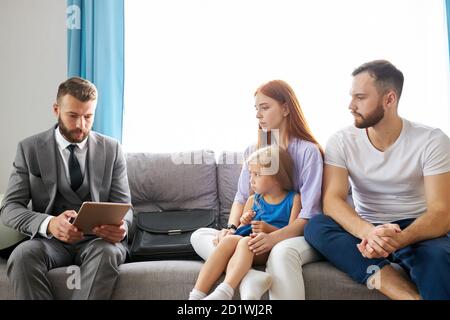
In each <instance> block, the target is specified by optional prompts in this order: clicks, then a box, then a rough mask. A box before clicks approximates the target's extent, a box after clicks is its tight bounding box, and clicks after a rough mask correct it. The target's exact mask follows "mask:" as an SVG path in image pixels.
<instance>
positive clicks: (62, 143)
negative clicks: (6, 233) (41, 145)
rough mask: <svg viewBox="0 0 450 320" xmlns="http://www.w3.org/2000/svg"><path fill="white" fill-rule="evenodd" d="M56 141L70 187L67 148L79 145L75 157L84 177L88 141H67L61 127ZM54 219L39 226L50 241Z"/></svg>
mask: <svg viewBox="0 0 450 320" xmlns="http://www.w3.org/2000/svg"><path fill="white" fill-rule="evenodd" d="M55 139H56V146H57V147H58V150H59V153H60V154H61V158H62V160H63V164H64V169H65V170H64V171H65V172H66V178H67V181H68V182H69V185H70V173H69V157H70V150H69V149H67V147H68V146H69V145H71V144H75V145H77V148H75V150H74V153H75V156H76V157H77V159H78V162H79V164H80V169H81V174H82V175H83V177H84V173H85V168H86V156H87V149H88V148H87V144H86V142H87V139H84V140H83V141H82V142H80V143H72V142H69V141H67V140H66V138H64V136H63V135H62V134H61V132H60V131H59V126H58V127H56V129H55ZM52 218H53V216H50V217H47V218H46V219H45V220H44V221H43V222H42V223H41V225H40V226H39V234H40V235H41V236H43V237H46V238H48V239H50V238H52V236H49V235H48V234H47V228H48V224H49V223H50V220H51V219H52Z"/></svg>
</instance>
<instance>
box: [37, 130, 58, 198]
mask: <svg viewBox="0 0 450 320" xmlns="http://www.w3.org/2000/svg"><path fill="white" fill-rule="evenodd" d="M54 131H55V127H52V128H51V129H50V130H48V131H47V132H46V133H45V135H44V137H43V139H42V140H41V141H40V142H38V145H39V147H38V148H37V157H38V161H39V168H40V170H41V177H42V181H44V184H45V186H46V187H47V191H48V194H49V195H50V205H51V204H52V203H53V201H54V200H55V196H56V182H57V170H58V169H57V167H56V156H57V154H56V152H58V150H57V148H56V141H55V132H54Z"/></svg>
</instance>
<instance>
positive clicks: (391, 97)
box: [385, 90, 397, 108]
mask: <svg viewBox="0 0 450 320" xmlns="http://www.w3.org/2000/svg"><path fill="white" fill-rule="evenodd" d="M385 102H386V107H387V108H391V107H394V106H396V105H397V93H396V92H395V91H394V90H389V91H388V92H387V93H386V95H385Z"/></svg>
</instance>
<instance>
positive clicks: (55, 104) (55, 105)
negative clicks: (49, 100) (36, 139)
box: [53, 102, 60, 117]
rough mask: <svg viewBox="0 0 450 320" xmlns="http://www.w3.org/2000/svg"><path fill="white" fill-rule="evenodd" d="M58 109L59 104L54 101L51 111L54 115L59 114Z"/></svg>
mask: <svg viewBox="0 0 450 320" xmlns="http://www.w3.org/2000/svg"><path fill="white" fill-rule="evenodd" d="M59 111H60V108H59V105H58V103H56V102H55V103H54V104H53V113H54V114H55V116H56V117H58V116H59Z"/></svg>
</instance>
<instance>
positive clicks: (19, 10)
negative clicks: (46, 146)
mask: <svg viewBox="0 0 450 320" xmlns="http://www.w3.org/2000/svg"><path fill="white" fill-rule="evenodd" d="M65 11H66V1H64V0H39V1H36V0H1V1H0V44H1V49H0V99H1V100H0V120H1V122H0V147H1V156H0V194H1V193H5V191H6V187H7V184H8V179H9V175H10V173H11V170H12V162H13V160H14V156H15V153H16V147H17V143H18V142H19V141H20V140H22V139H23V138H25V137H27V136H30V135H32V134H35V133H38V132H41V131H44V130H46V129H49V128H50V127H51V125H52V124H53V123H55V121H56V120H55V118H54V116H53V114H52V108H51V107H52V104H53V102H54V100H55V97H56V91H57V88H58V85H59V83H60V82H62V81H64V79H65V78H66V75H67V67H66V60H67V59H66V56H67V55H66V52H67V45H66V19H65Z"/></svg>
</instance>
